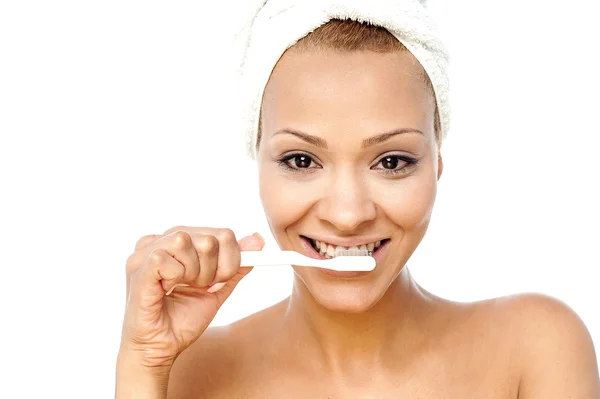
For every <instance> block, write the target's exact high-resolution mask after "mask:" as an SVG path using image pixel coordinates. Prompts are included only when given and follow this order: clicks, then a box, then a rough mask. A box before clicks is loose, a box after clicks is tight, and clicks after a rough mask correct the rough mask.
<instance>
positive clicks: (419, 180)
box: [377, 171, 437, 231]
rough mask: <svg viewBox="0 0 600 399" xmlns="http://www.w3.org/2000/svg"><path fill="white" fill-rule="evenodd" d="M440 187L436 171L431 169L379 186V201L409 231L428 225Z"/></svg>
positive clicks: (394, 219)
mask: <svg viewBox="0 0 600 399" xmlns="http://www.w3.org/2000/svg"><path fill="white" fill-rule="evenodd" d="M436 191H437V181H436V178H435V173H433V172H432V171H427V173H424V174H422V175H413V176H409V177H407V178H405V179H400V180H398V181H396V182H394V183H390V182H388V183H387V184H386V185H385V187H378V189H377V192H378V193H380V194H379V195H378V201H377V202H378V205H379V207H381V209H382V211H383V212H384V213H385V214H386V216H387V217H388V218H389V219H390V220H391V221H392V222H394V224H396V225H398V226H400V227H401V228H402V229H403V230H405V231H410V230H419V229H421V228H424V227H427V225H428V223H429V220H430V218H431V213H432V211H433V205H434V203H435V197H436Z"/></svg>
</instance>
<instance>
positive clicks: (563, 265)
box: [0, 0, 600, 398]
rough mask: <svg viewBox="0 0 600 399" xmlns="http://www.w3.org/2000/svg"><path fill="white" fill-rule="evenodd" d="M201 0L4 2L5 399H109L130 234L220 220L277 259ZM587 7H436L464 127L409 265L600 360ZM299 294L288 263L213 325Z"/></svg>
mask: <svg viewBox="0 0 600 399" xmlns="http://www.w3.org/2000/svg"><path fill="white" fill-rule="evenodd" d="M206 3H207V2H192V1H179V2H156V1H144V2H142V1H135V2H134V1H123V0H119V1H114V0H113V1H102V2H100V1H96V2H91V1H70V2H69V1H52V2H50V1H46V2H42V1H38V2H32V1H26V0H23V1H16V0H15V1H10V0H9V1H3V2H2V3H1V5H0V70H1V71H0V134H1V136H0V137H1V139H0V167H1V168H0V177H1V181H0V184H1V185H0V190H1V191H2V195H1V197H0V201H1V206H0V234H1V236H0V249H1V252H0V253H1V257H0V267H1V270H2V272H1V275H2V280H3V281H2V284H1V286H2V290H1V291H0V295H1V296H2V302H1V303H2V305H1V306H2V317H1V318H0V323H1V330H0V334H1V335H2V337H1V341H0V342H1V343H2V361H1V364H2V365H1V366H0V367H2V368H6V370H4V371H2V373H1V374H2V376H3V377H4V378H2V379H3V380H4V382H3V383H2V391H3V393H4V394H6V397H11V398H36V397H63V398H83V397H85V398H107V397H112V395H113V390H114V362H115V357H116V355H117V351H118V346H119V340H120V328H121V322H122V315H123V310H124V300H125V298H124V291H125V284H124V282H125V275H124V270H125V269H124V267H125V260H126V258H127V256H128V255H129V254H130V252H131V251H132V250H133V246H134V244H135V242H136V240H137V239H138V238H139V237H140V236H142V235H145V234H150V233H157V234H158V233H162V232H163V231H164V230H166V229H168V228H169V227H172V226H175V225H180V224H183V225H198V226H217V227H230V228H232V229H233V230H234V231H235V232H236V233H237V234H238V236H240V237H241V236H242V235H245V234H251V233H252V232H254V231H258V232H260V233H262V234H263V235H264V236H265V237H267V238H268V241H269V242H268V244H267V245H275V244H274V242H273V240H272V237H271V236H270V234H269V230H268V226H267V224H266V222H265V220H264V215H263V212H262V208H261V205H260V202H259V200H258V195H257V186H256V173H255V166H254V165H253V164H252V163H251V162H249V161H247V160H246V159H245V158H244V138H243V137H242V134H241V133H240V132H238V131H233V130H232V129H230V128H228V124H229V123H230V121H232V120H233V119H234V118H235V117H236V115H234V114H232V112H231V111H230V107H229V105H230V104H231V100H232V99H231V94H230V91H229V90H230V86H231V85H230V79H229V75H227V73H226V72H227V71H228V68H227V65H225V64H224V60H226V59H227V58H226V56H227V51H228V50H229V49H230V47H228V40H229V39H230V36H231V32H232V28H233V27H234V26H235V23H236V15H235V12H236V10H238V9H239V8H238V4H237V2H234V1H222V2H217V1H213V2H210V5H209V6H207V7H208V8H207V9H204V8H202V6H201V4H206ZM555 3H556V4H557V5H553V4H555ZM594 4H595V2H592V1H583V0H580V1H570V2H550V1H520V0H503V1H486V0H473V1H466V0H453V1H441V0H440V1H437V2H433V1H432V2H431V9H432V13H434V14H435V16H436V18H437V20H438V21H439V24H440V27H441V29H442V31H443V33H444V35H445V37H446V39H447V44H448V47H449V49H450V51H451V53H452V69H451V82H452V87H453V108H454V114H453V123H452V128H451V131H450V134H449V136H448V140H447V142H446V144H445V145H444V147H443V155H444V157H445V164H446V168H445V171H444V175H443V178H442V181H441V182H440V187H439V196H438V201H437V205H436V210H435V213H434V217H433V221H432V223H431V227H430V230H429V232H428V235H427V236H426V238H425V240H424V241H423V243H422V245H421V247H420V248H419V249H418V251H417V252H416V253H415V255H414V257H413V258H412V259H411V261H410V263H409V265H410V267H411V270H412V272H413V273H414V275H415V276H416V278H417V279H418V281H419V282H420V283H421V284H422V285H423V286H425V287H426V288H427V289H429V290H431V291H433V292H434V293H436V294H438V295H440V296H443V297H447V298H449V299H454V300H461V301H471V300H479V299H484V298H489V297H494V296H499V295H507V294H512V293H517V292H525V291H536V292H542V293H546V294H549V295H552V296H555V297H557V298H559V299H562V300H563V301H565V302H566V303H567V304H569V305H570V306H571V307H572V308H573V309H575V310H576V311H577V312H578V314H579V315H580V316H581V317H582V319H583V320H584V321H585V323H586V324H587V326H588V328H589V329H590V331H591V333H592V336H593V337H594V340H595V342H596V345H600V314H599V312H598V310H597V307H598V304H599V303H600V289H599V288H598V278H597V276H598V273H597V270H596V269H598V268H599V267H600V254H599V252H598V241H599V238H600V233H599V232H598V225H599V224H600V211H599V210H598V208H599V206H598V204H600V193H599V190H598V188H599V186H600V183H599V181H600V179H599V178H598V174H599V172H600V166H599V165H598V158H597V157H598V149H599V147H600V129H599V127H598V118H597V115H598V111H597V107H598V98H597V93H598V92H599V91H600V79H599V77H598V74H597V71H599V70H600V62H599V61H598V57H597V55H596V54H597V40H596V39H597V38H598V37H600V28H599V25H598V24H597V21H596V16H597V15H598V13H597V10H595V9H592V7H596V6H595V5H594ZM232 13H233V14H232ZM290 287H291V271H290V270H289V269H283V270H279V271H276V270H272V269H269V270H254V271H253V272H252V273H251V275H250V276H249V277H248V278H247V279H246V280H245V281H244V282H243V283H242V284H241V285H240V286H239V288H238V290H237V291H236V292H235V293H234V294H233V296H232V297H231V298H230V301H229V302H228V303H227V304H226V305H225V306H224V307H223V308H222V311H221V312H220V314H219V315H218V317H217V319H215V321H214V324H225V323H229V322H231V321H234V320H236V319H238V318H240V317H243V316H245V315H248V314H250V313H253V312H255V311H257V310H259V309H261V308H263V307H266V306H268V305H270V304H273V303H275V302H277V301H279V300H281V299H283V298H284V297H285V296H287V294H288V292H289V290H290Z"/></svg>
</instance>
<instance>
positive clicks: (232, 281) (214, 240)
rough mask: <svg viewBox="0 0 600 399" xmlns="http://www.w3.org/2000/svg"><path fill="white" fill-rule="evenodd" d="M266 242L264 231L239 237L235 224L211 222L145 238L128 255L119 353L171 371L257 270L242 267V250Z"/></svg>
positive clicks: (147, 366)
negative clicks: (217, 225) (225, 225)
mask: <svg viewBox="0 0 600 399" xmlns="http://www.w3.org/2000/svg"><path fill="white" fill-rule="evenodd" d="M263 245H264V241H263V239H262V238H261V237H260V236H259V235H258V234H256V235H252V236H248V237H244V238H242V239H241V240H240V241H239V242H238V241H236V238H235V235H234V233H233V232H232V231H231V230H229V229H214V228H207V227H175V228H173V229H170V230H167V231H166V232H165V234H163V235H162V236H159V235H150V236H145V237H142V238H141V239H140V240H139V241H138V242H137V244H136V247H135V252H134V253H133V254H132V255H131V256H130V257H129V258H128V260H127V305H126V309H125V319H124V322H123V332H122V339H121V349H120V354H119V356H120V357H126V358H128V361H127V363H128V364H131V359H132V358H135V359H136V360H135V362H136V363H140V366H143V367H144V368H147V369H148V370H170V368H171V366H172V364H173V362H174V361H175V359H176V358H177V356H178V355H179V354H180V353H181V352H183V351H184V350H185V349H186V348H188V347H189V346H190V345H191V344H192V343H194V341H196V340H197V339H198V337H200V335H202V333H203V332H204V331H205V330H206V329H207V327H208V325H209V324H210V322H211V321H212V320H213V318H214V317H215V315H216V313H217V311H218V310H219V308H220V307H221V305H223V303H224V302H225V300H226V299H227V298H228V297H229V295H230V294H231V292H232V291H233V289H234V288H235V286H236V285H237V284H238V283H239V281H240V280H241V279H242V278H243V277H244V276H245V275H247V274H248V273H249V272H250V270H251V269H252V268H251V267H240V251H250V250H261V249H262V247H263ZM180 284H183V285H180ZM171 291H172V292H171ZM168 293H169V295H167V294H168Z"/></svg>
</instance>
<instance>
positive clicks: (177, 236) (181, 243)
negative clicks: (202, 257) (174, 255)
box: [171, 230, 193, 250]
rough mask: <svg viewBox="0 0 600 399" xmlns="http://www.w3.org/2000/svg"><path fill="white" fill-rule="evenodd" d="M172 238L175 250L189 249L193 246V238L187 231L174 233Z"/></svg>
mask: <svg viewBox="0 0 600 399" xmlns="http://www.w3.org/2000/svg"><path fill="white" fill-rule="evenodd" d="M171 236H172V237H173V238H172V240H173V243H174V245H175V248H177V249H180V250H181V249H187V248H190V247H191V246H192V245H193V243H192V237H191V236H190V233H188V232H187V231H183V230H177V231H175V232H174V233H172V234H171Z"/></svg>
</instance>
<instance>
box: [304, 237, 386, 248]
mask: <svg viewBox="0 0 600 399" xmlns="http://www.w3.org/2000/svg"><path fill="white" fill-rule="evenodd" d="M304 237H306V238H310V239H311V240H313V241H314V240H316V241H321V242H325V243H327V244H332V245H336V246H340V247H346V248H349V247H353V246H356V247H358V246H361V245H363V244H365V245H366V244H370V243H372V242H373V243H374V242H377V241H383V240H386V239H387V238H381V237H352V238H339V237H331V238H318V237H314V236H312V237H311V236H304Z"/></svg>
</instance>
